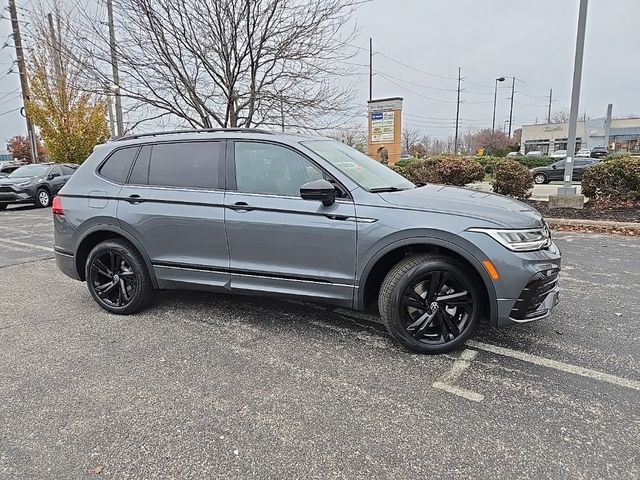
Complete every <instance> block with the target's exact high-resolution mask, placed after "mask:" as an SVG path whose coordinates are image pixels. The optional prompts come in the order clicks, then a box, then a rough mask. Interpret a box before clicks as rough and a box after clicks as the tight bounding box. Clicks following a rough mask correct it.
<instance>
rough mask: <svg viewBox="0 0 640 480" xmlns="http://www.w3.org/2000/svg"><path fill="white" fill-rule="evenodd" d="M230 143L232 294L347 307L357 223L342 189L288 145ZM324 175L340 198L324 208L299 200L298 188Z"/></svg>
mask: <svg viewBox="0 0 640 480" xmlns="http://www.w3.org/2000/svg"><path fill="white" fill-rule="evenodd" d="M229 143H230V144H229V148H228V156H227V159H228V160H227V166H228V167H227V171H228V175H227V191H226V194H225V207H226V209H225V213H226V228H227V237H228V239H229V250H230V269H231V288H232V290H236V291H246V292H251V291H253V292H256V291H257V292H262V291H269V292H273V293H282V294H286V295H288V296H290V295H297V296H301V297H307V298H311V299H318V300H320V299H330V300H331V302H333V303H340V304H345V305H348V306H350V305H351V302H352V298H353V291H354V276H355V273H354V272H355V256H356V221H355V207H354V203H353V200H352V199H351V198H350V196H349V194H348V192H347V191H346V189H345V188H344V187H340V186H339V185H338V184H337V182H335V180H334V179H333V178H331V177H330V176H329V175H328V174H327V173H326V172H324V171H323V170H322V169H321V168H320V167H319V166H318V165H317V164H315V163H314V162H313V161H312V160H310V159H309V158H308V157H306V156H305V155H303V154H302V153H300V152H299V151H297V150H295V149H293V148H291V147H289V146H285V145H280V144H275V143H270V142H260V141H233V142H231V141H230V142H229ZM323 177H324V178H325V179H327V180H329V181H332V182H333V183H334V184H336V185H338V187H337V188H338V191H339V195H340V196H342V197H343V198H338V199H336V202H335V203H334V204H333V205H331V206H329V207H325V206H324V205H323V204H322V203H321V202H320V201H312V200H303V199H302V198H301V197H300V187H301V186H302V185H303V184H305V183H307V182H309V181H311V180H317V179H320V178H323Z"/></svg>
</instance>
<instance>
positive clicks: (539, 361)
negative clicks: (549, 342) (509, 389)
mask: <svg viewBox="0 0 640 480" xmlns="http://www.w3.org/2000/svg"><path fill="white" fill-rule="evenodd" d="M466 345H468V346H469V347H473V348H477V349H479V350H484V351H485V352H491V353H495V354H497V355H502V356H505V357H510V358H515V359H517V360H522V361H523V362H528V363H533V364H534V365H540V366H542V367H547V368H553V369H554V370H560V371H561V372H567V373H573V374H574V375H579V376H581V377H586V378H591V379H594V380H599V381H601V382H607V383H611V384H613V385H619V386H621V387H625V388H630V389H632V390H638V391H640V382H637V381H635V380H629V379H627V378H622V377H617V376H615V375H611V374H609V373H604V372H598V371H597V370H591V369H589V368H584V367H579V366H577V365H571V364H569V363H564V362H559V361H557V360H551V359H550V358H544V357H538V356H537V355H532V354H530V353H525V352H519V351H517V350H511V349H510V348H505V347H499V346H497V345H490V344H488V343H482V342H476V341H475V340H467V342H466Z"/></svg>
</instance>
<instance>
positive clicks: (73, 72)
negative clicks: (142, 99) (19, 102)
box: [26, 4, 109, 163]
mask: <svg viewBox="0 0 640 480" xmlns="http://www.w3.org/2000/svg"><path fill="white" fill-rule="evenodd" d="M53 16H54V19H55V25H57V32H55V33H52V32H51V30H50V29H49V28H48V27H49V26H48V24H47V23H46V20H44V21H42V20H41V21H36V22H35V25H34V37H35V40H36V41H35V42H34V49H33V53H32V54H31V56H30V58H29V66H28V76H29V86H30V95H29V100H28V101H27V105H26V109H27V113H28V114H29V116H30V117H31V119H32V120H33V122H34V123H35V124H36V126H37V127H38V128H39V130H40V134H41V135H42V139H43V140H44V144H45V147H46V150H47V153H48V155H49V158H51V160H53V161H55V162H68V163H82V162H83V161H84V160H85V159H86V158H87V157H88V156H89V155H90V154H91V152H92V151H93V147H95V145H96V144H98V143H102V142H104V141H105V140H107V139H108V138H109V128H108V125H107V118H106V115H107V107H106V105H105V102H104V101H103V100H102V99H101V98H100V97H99V96H97V95H96V94H94V93H91V92H90V91H89V90H88V89H83V88H82V86H81V84H80V83H81V82H80V75H79V71H78V70H77V68H74V65H75V63H74V62H71V61H69V52H70V51H71V50H72V49H73V40H72V36H71V35H70V29H69V18H70V17H69V16H68V15H67V14H66V13H64V12H63V11H62V9H61V8H60V5H56V4H54V13H53ZM37 18H45V19H46V14H44V13H43V14H42V15H39V16H38V17H37Z"/></svg>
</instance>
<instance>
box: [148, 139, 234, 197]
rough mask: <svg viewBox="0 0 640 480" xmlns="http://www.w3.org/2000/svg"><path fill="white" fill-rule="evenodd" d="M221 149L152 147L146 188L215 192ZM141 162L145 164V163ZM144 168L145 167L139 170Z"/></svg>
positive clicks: (216, 145) (201, 144)
mask: <svg viewBox="0 0 640 480" xmlns="http://www.w3.org/2000/svg"><path fill="white" fill-rule="evenodd" d="M222 145H223V144H222V143H221V142H182V143H164V144H157V145H153V147H152V149H151V161H150V164H149V181H148V183H149V185H158V186H165V187H185V188H209V189H216V188H218V167H219V165H220V157H221V154H222ZM142 160H143V162H144V159H142ZM143 167H144V163H143V164H142V165H141V169H143ZM136 175H137V174H136Z"/></svg>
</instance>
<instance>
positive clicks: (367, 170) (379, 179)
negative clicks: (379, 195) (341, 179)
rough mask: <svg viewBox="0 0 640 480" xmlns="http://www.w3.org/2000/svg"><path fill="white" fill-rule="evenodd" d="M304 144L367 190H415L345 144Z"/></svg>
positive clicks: (322, 141)
mask: <svg viewBox="0 0 640 480" xmlns="http://www.w3.org/2000/svg"><path fill="white" fill-rule="evenodd" d="M302 144H303V145H304V146H306V147H307V148H309V149H310V150H311V151H313V152H314V153H317V154H318V155H320V156H321V157H322V158H324V159H325V160H326V161H327V162H329V163H330V164H331V165H333V166H334V167H336V168H337V169H338V170H340V171H341V172H342V173H344V174H345V175H346V176H347V177H349V178H350V179H351V180H353V181H354V182H356V183H357V184H358V185H360V186H361V187H362V188H364V189H365V190H368V191H372V190H378V189H393V190H409V189H411V188H415V185H414V184H413V183H411V182H410V181H409V180H407V179H406V178H404V177H403V176H402V175H399V174H397V173H396V172H394V171H393V170H391V169H390V168H389V167H387V166H385V165H383V164H381V163H379V162H376V161H375V160H373V159H371V158H369V157H368V156H366V155H365V154H364V153H360V152H359V151H357V150H355V149H353V148H351V147H349V146H347V145H345V144H343V143H340V142H335V141H333V140H310V141H306V142H302Z"/></svg>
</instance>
